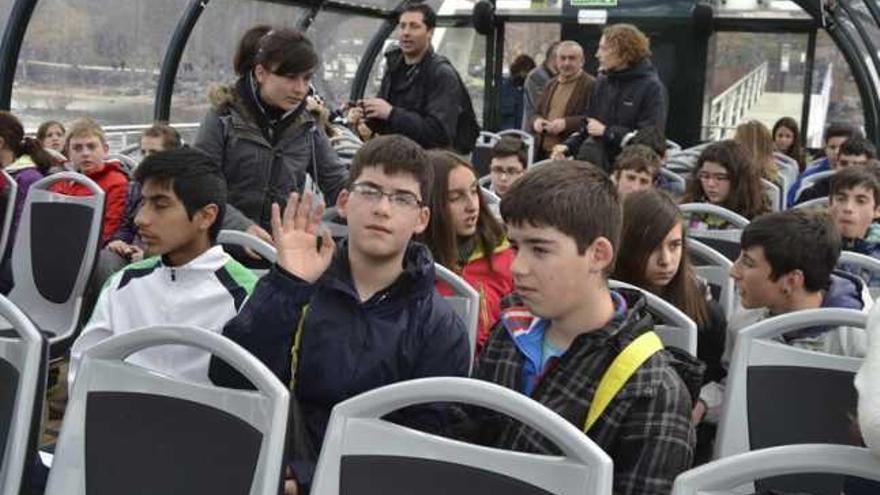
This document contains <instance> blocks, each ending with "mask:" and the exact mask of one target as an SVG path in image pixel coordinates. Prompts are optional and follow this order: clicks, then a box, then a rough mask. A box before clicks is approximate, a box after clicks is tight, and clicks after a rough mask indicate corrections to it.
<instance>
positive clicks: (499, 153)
mask: <svg viewBox="0 0 880 495" xmlns="http://www.w3.org/2000/svg"><path fill="white" fill-rule="evenodd" d="M514 155H516V157H517V159H519V162H520V163H521V164H522V166H523V169H525V168H526V167H527V166H528V164H529V147H528V146H526V143H525V141H523V140H522V139H521V138H520V137H518V136H501V139H499V140H498V142H497V143H495V146H493V147H492V158H505V157H508V156H514Z"/></svg>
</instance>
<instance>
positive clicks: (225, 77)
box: [171, 0, 320, 123]
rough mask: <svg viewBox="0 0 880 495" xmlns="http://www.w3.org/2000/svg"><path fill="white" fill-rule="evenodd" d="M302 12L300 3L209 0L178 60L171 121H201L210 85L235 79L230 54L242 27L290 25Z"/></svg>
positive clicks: (205, 108)
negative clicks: (291, 4) (296, 4)
mask: <svg viewBox="0 0 880 495" xmlns="http://www.w3.org/2000/svg"><path fill="white" fill-rule="evenodd" d="M305 12H306V9H304V8H301V7H290V6H287V5H279V4H275V3H270V2H261V1H256V0H214V1H212V2H211V3H209V4H208V8H207V9H205V11H204V12H203V13H202V16H201V18H199V22H198V23H197V24H196V27H195V29H193V32H192V35H191V36H190V38H189V42H188V43H187V45H186V49H185V50H184V51H183V57H182V58H181V60H180V68H179V69H178V71H177V81H176V82H175V84H174V95H173V97H172V100H171V122H187V123H198V122H200V121H201V119H202V117H203V116H204V115H205V112H206V111H207V110H208V89H209V88H210V87H211V85H212V84H217V83H223V84H231V83H232V82H234V81H235V79H236V76H235V71H234V69H233V68H232V58H233V56H234V55H235V50H236V48H237V46H238V42H239V40H240V39H241V37H242V35H243V34H244V33H245V31H247V30H248V29H250V28H251V27H252V26H256V25H257V24H269V25H272V26H276V27H292V28H293V27H296V24H297V22H299V20H300V18H301V17H302V16H303V14H305ZM317 46H320V45H317Z"/></svg>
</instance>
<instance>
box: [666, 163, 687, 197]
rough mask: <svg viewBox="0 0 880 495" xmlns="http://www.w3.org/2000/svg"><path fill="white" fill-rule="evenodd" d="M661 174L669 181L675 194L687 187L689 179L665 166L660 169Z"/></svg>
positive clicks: (682, 191)
mask: <svg viewBox="0 0 880 495" xmlns="http://www.w3.org/2000/svg"><path fill="white" fill-rule="evenodd" d="M660 175H661V176H662V177H663V178H664V179H666V182H668V183H669V189H670V192H672V193H675V194H682V193H684V191H685V188H686V187H687V181H686V180H685V179H684V177H682V176H681V175H678V174H677V173H675V172H673V171H672V170H669V169H668V168H665V167H664V168H661V169H660Z"/></svg>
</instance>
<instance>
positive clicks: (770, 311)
mask: <svg viewBox="0 0 880 495" xmlns="http://www.w3.org/2000/svg"><path fill="white" fill-rule="evenodd" d="M741 244H742V252H741V254H740V256H739V258H738V259H737V260H736V262H735V263H734V264H733V267H732V268H731V269H730V276H731V277H733V279H734V280H735V281H736V285H737V289H738V292H739V296H740V303H741V304H742V308H743V309H742V310H741V311H738V312H736V313H734V315H733V316H731V318H730V319H729V320H728V327H727V329H728V337H727V341H726V342H727V343H726V346H725V350H724V356H723V357H722V363H724V364H725V365H726V364H727V363H729V362H730V358H731V355H732V353H733V342H734V341H735V335H736V332H738V331H739V330H740V329H742V328H745V327H747V326H749V325H752V324H754V323H757V322H759V321H761V320H764V319H765V318H769V317H771V316H777V315H781V314H785V313H790V312H792V311H799V310H804V309H817V308H846V309H855V310H860V311H864V312H866V313H867V312H868V310H869V309H870V308H871V306H872V304H873V301H872V299H871V296H870V294H868V290H867V287H866V285H865V283H864V282H863V281H862V280H861V279H860V278H859V277H857V276H855V275H852V274H850V273H847V272H844V271H842V270H835V266H836V265H837V260H838V258H839V257H840V232H838V230H837V228H836V227H835V226H834V223H833V222H832V221H831V219H830V218H829V217H828V215H826V214H824V213H817V212H811V211H804V210H789V211H784V212H779V213H771V214H767V215H763V216H761V217H758V218H757V219H755V220H754V221H752V223H750V224H749V225H748V226H747V227H746V228H745V229H744V230H743V234H742V241H741ZM782 339H783V340H784V342H785V343H787V344H789V345H793V346H797V347H802V348H805V349H809V350H812V351H818V352H826V353H831V354H838V355H844V356H856V357H863V356H864V355H865V352H866V348H867V341H866V335H865V331H864V330H863V329H860V328H850V327H838V328H827V327H817V328H807V329H802V330H798V331H795V332H790V333H787V334H785V335H784V336H783V338H782ZM723 397H724V384H723V383H721V382H711V383H708V384H706V385H705V386H703V389H702V391H701V393H700V401H699V403H698V404H697V406H696V410H697V411H699V413H696V414H695V417H696V418H697V419H699V418H703V420H705V421H708V422H710V423H715V422H717V421H718V417H719V415H720V412H721V407H722V401H723ZM703 413H705V414H703ZM704 416H705V417H704Z"/></svg>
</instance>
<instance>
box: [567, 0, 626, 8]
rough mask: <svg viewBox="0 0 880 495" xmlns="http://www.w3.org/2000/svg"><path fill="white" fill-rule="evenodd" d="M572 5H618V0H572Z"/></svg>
mask: <svg viewBox="0 0 880 495" xmlns="http://www.w3.org/2000/svg"><path fill="white" fill-rule="evenodd" d="M570 1H571V6H572V7H606V8H607V7H617V0H570Z"/></svg>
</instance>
